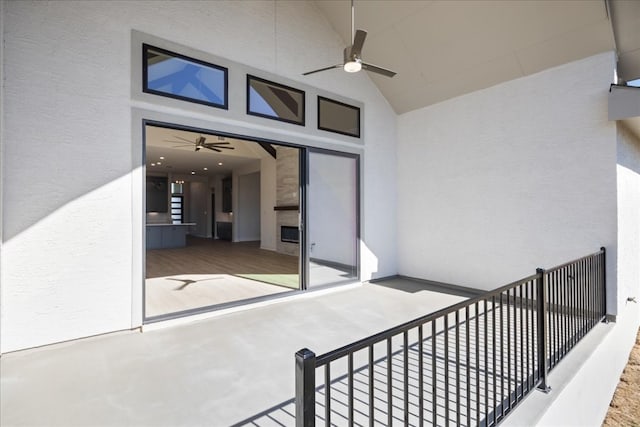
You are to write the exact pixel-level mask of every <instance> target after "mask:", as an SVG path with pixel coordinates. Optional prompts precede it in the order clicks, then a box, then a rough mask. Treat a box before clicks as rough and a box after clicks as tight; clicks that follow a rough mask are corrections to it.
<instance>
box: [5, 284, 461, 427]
mask: <svg viewBox="0 0 640 427" xmlns="http://www.w3.org/2000/svg"><path fill="white" fill-rule="evenodd" d="M442 290H443V289H442V288H441V287H437V286H430V285H429V284H427V283H423V282H417V281H411V280H408V279H391V280H387V281H384V282H379V283H376V284H363V285H361V286H357V287H355V288H350V289H345V290H336V291H335V292H332V293H326V294H321V295H309V297H308V298H303V299H295V300H282V301H279V302H277V303H274V304H271V305H267V306H263V307H257V308H253V309H250V310H246V311H241V312H235V313H231V314H227V315H223V316H219V317H215V318H212V319H207V320H202V321H198V322H195V323H191V324H185V325H179V326H172V327H170V328H165V329H157V330H152V331H145V332H143V333H140V332H125V333H115V334H109V335H104V336H100V337H94V338H89V339H82V340H77V341H73V342H69V343H63V344H56V345H52V346H47V347H43V348H39V349H33V350H26V351H21V352H16V353H9V354H5V355H3V356H2V358H1V359H0V373H1V379H0V425H2V426H14V425H48V426H51V425H63V426H103V425H118V426H122V425H130V426H177V425H180V426H192V425H207V426H229V425H260V426H263V425H264V426H266V425H293V417H292V414H290V412H291V411H292V408H293V405H292V399H293V397H294V354H295V352H296V351H297V350H299V349H301V348H303V347H308V348H310V349H311V350H313V351H315V352H316V354H321V353H324V352H326V351H329V350H332V349H334V348H337V347H340V346H342V345H345V344H348V343H349V342H352V341H355V340H358V339H361V338H364V337H366V336H368V335H371V334H374V333H376V332H380V331H382V330H384V329H387V328H390V327H393V326H396V325H398V324H400V323H402V322H405V321H408V320H410V319H413V318H416V317H419V316H422V315H425V314H428V313H430V312H433V311H436V310H438V309H441V308H444V307H447V306H449V305H452V304H455V303H457V302H459V301H462V300H464V299H466V298H468V297H470V296H472V295H471V294H464V293H462V292H455V291H451V293H443V292H442ZM272 413H273V414H277V415H276V416H271V415H270V414H272Z"/></svg>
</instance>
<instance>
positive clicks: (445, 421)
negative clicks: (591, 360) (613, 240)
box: [295, 248, 606, 427]
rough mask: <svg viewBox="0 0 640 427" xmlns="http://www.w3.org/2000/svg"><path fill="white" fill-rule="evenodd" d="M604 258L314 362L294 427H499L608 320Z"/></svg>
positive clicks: (304, 362)
mask: <svg viewBox="0 0 640 427" xmlns="http://www.w3.org/2000/svg"><path fill="white" fill-rule="evenodd" d="M605 290H606V287H605V249H604V248H601V250H600V251H599V252H597V253H595V254H591V255H588V256H585V257H583V258H580V259H578V260H575V261H572V262H569V263H566V264H563V265H560V266H557V267H554V268H552V269H549V270H543V269H538V270H536V274H534V275H532V276H529V277H526V278H524V279H521V280H518V281H516V282H513V283H510V284H508V285H506V286H503V287H501V288H499V289H496V290H494V291H491V292H487V293H486V294H483V295H481V296H478V297H475V298H472V299H469V300H466V301H463V302H461V303H458V304H455V305H453V306H451V307H448V308H445V309H443V310H440V311H437V312H435V313H431V314H428V315H426V316H423V317H420V318H418V319H415V320H412V321H410V322H407V323H404V324H402V325H400V326H397V327H395V328H392V329H389V330H386V331H384V332H381V333H378V334H376V335H373V336H370V337H368V338H364V339H362V340H360V341H356V342H354V343H351V344H349V345H346V346H344V347H341V348H339V349H336V350H333V351H330V352H328V353H325V354H322V355H320V356H316V355H315V354H314V353H313V352H312V351H311V350H309V349H302V350H300V351H298V352H297V353H296V403H295V404H296V425H297V426H300V427H301V426H305V427H306V426H314V425H316V423H318V425H322V424H324V425H327V426H330V425H350V426H351V425H363V426H364V425H369V426H373V425H385V426H391V425H415V426H423V425H425V424H427V425H449V424H453V423H455V424H456V425H480V426H493V425H496V424H498V423H499V422H501V421H502V420H503V419H504V418H505V417H506V416H507V414H509V413H510V412H511V411H512V409H513V408H514V407H515V406H516V405H518V404H519V403H520V402H521V401H522V400H523V399H524V398H525V396H527V394H528V393H529V392H531V391H532V390H534V389H536V388H538V389H541V390H543V391H548V390H549V386H548V384H547V374H548V373H549V370H550V369H553V368H554V367H555V366H556V365H557V364H558V362H559V361H560V360H562V358H563V357H564V356H565V355H566V354H567V352H568V351H569V350H570V349H571V348H572V347H573V346H575V345H576V343H577V342H578V341H579V340H580V339H581V338H582V337H583V336H584V335H585V334H586V333H587V332H588V331H589V330H590V329H591V328H592V327H593V326H595V324H596V323H598V322H599V321H601V320H602V319H603V318H604V317H605V314H606V300H605Z"/></svg>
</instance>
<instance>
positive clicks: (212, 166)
mask: <svg viewBox="0 0 640 427" xmlns="http://www.w3.org/2000/svg"><path fill="white" fill-rule="evenodd" d="M145 133H146V137H145V143H146V159H145V160H146V166H147V173H150V174H169V173H171V174H174V175H187V177H185V178H186V179H187V180H188V179H189V177H188V176H194V177H202V176H208V177H211V176H214V175H228V174H230V173H231V171H232V170H233V169H236V168H240V167H243V166H248V165H250V164H251V163H255V162H258V161H259V160H260V159H261V158H262V157H266V156H269V154H268V153H267V152H266V151H265V150H264V149H263V148H262V147H261V146H260V145H258V144H257V143H255V142H249V141H244V140H239V139H233V138H224V139H223V141H226V142H230V144H229V146H230V147H233V148H234V149H233V150H222V152H220V153H217V152H215V151H212V150H208V149H206V148H202V149H200V150H199V151H195V145H190V144H188V143H183V142H180V138H184V139H187V140H189V141H195V140H196V138H198V137H199V136H201V135H202V136H204V137H205V138H206V142H218V137H217V136H215V135H208V134H206V133H197V132H187V131H182V130H175V129H166V128H161V127H155V126H147V127H146V128H145ZM175 141H178V142H175ZM160 157H164V159H160ZM158 162H160V164H158ZM219 163H222V165H219ZM205 168H207V170H205ZM192 171H193V172H195V174H191V172H192Z"/></svg>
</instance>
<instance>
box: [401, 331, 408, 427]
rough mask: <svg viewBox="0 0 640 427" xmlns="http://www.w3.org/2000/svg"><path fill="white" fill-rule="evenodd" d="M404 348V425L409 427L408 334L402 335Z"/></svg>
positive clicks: (406, 332) (405, 332)
mask: <svg viewBox="0 0 640 427" xmlns="http://www.w3.org/2000/svg"><path fill="white" fill-rule="evenodd" d="M402 344H403V346H404V363H403V365H404V425H405V426H408V425H409V332H408V331H404V334H402Z"/></svg>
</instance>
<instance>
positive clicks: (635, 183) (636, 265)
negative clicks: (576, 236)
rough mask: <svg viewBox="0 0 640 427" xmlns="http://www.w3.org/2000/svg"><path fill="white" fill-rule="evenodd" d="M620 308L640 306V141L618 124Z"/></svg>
mask: <svg viewBox="0 0 640 427" xmlns="http://www.w3.org/2000/svg"><path fill="white" fill-rule="evenodd" d="M617 123H618V124H617V129H618V132H617V134H618V144H617V159H618V164H617V184H618V191H617V193H618V305H619V306H623V305H624V303H625V301H626V299H627V298H637V301H638V302H640V138H638V136H636V135H634V134H633V133H632V132H630V131H629V130H628V129H627V128H626V127H625V126H624V125H622V123H621V122H617Z"/></svg>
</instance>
